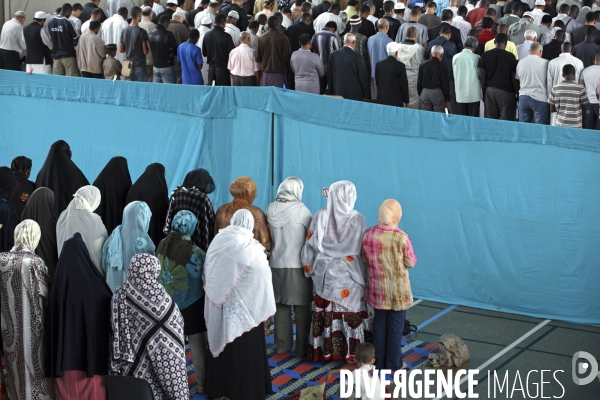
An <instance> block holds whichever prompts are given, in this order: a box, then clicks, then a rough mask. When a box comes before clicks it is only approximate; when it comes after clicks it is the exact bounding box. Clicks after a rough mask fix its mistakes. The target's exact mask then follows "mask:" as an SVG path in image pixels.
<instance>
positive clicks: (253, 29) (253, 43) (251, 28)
mask: <svg viewBox="0 0 600 400" xmlns="http://www.w3.org/2000/svg"><path fill="white" fill-rule="evenodd" d="M308 15H310V14H308ZM297 25H300V24H297ZM293 26H296V25H293ZM258 28H260V24H259V23H258V21H254V20H252V21H250V23H249V24H248V30H247V31H246V32H247V33H248V34H249V35H250V47H252V48H253V49H254V50H258V35H257V33H258ZM286 33H287V31H286ZM290 43H291V42H290Z"/></svg>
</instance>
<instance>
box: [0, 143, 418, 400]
mask: <svg viewBox="0 0 600 400" xmlns="http://www.w3.org/2000/svg"><path fill="white" fill-rule="evenodd" d="M72 156H73V153H72V151H71V148H70V146H69V145H68V144H67V143H66V142H64V141H62V140H60V141H57V142H55V143H54V144H53V145H52V147H51V149H50V151H49V154H48V157H47V158H46V160H45V162H44V163H43V165H42V167H41V169H40V171H39V173H38V174H37V177H36V179H35V182H33V181H30V180H29V178H30V173H31V169H32V160H30V159H29V158H27V157H25V156H20V157H17V158H15V159H14V160H13V162H12V164H11V167H10V168H9V167H0V307H1V311H2V312H1V324H2V332H1V333H2V334H1V339H2V350H3V353H4V356H5V359H6V367H7V378H6V385H7V389H8V395H9V398H11V399H22V398H28V399H33V400H46V399H77V400H79V399H87V400H104V399H105V398H106V389H105V376H107V375H121V376H133V377H136V378H140V379H144V380H146V381H147V382H148V383H149V385H150V387H151V389H152V392H153V393H154V398H155V399H157V400H160V399H169V400H184V399H188V397H189V387H188V378H187V372H186V356H185V344H186V343H188V344H189V347H190V349H191V353H192V360H193V364H194V368H195V373H196V378H197V382H198V384H199V392H200V393H207V394H208V397H209V398H211V399H214V398H221V397H226V398H228V399H231V400H253V399H264V398H265V397H266V396H267V395H268V394H269V393H271V392H272V386H271V376H270V370H269V365H268V359H267V349H266V342H265V331H266V330H267V331H268V330H269V329H270V325H271V318H272V317H273V318H274V339H275V347H276V351H277V352H278V353H285V352H289V351H292V349H293V348H294V340H293V335H294V333H293V329H294V324H295V327H296V331H295V333H296V343H295V355H296V356H297V357H307V358H308V359H310V360H313V361H322V362H325V361H329V360H345V361H347V362H353V361H354V360H355V356H357V361H358V362H359V364H360V366H362V365H365V367H367V366H368V367H370V368H372V366H371V364H374V365H375V366H376V367H377V368H379V369H384V368H385V369H390V370H392V371H395V370H398V369H401V368H406V367H407V365H406V363H404V362H403V355H402V348H401V341H402V333H403V330H404V324H405V314H406V310H407V309H408V308H409V307H410V306H411V305H412V302H413V297H412V293H411V287H410V281H409V276H408V269H410V268H413V267H414V266H415V264H416V262H417V258H416V255H415V252H414V251H413V247H412V244H411V241H410V239H409V237H408V235H407V234H406V233H404V232H403V231H402V230H400V229H399V228H398V223H399V222H400V219H401V218H402V208H401V206H400V203H399V202H398V201H396V200H392V199H388V200H385V201H384V202H383V203H382V205H381V207H380V209H379V214H378V224H377V225H375V226H373V227H371V228H368V229H367V225H366V221H365V218H364V216H363V215H362V214H361V213H359V212H358V211H357V210H356V209H355V208H354V205H355V202H356V198H357V193H356V188H355V186H354V185H353V184H352V183H351V182H349V181H340V182H335V183H333V184H332V185H331V186H330V187H329V188H328V189H326V190H325V189H324V191H323V193H324V196H325V197H326V198H327V205H326V207H325V208H323V209H321V210H319V211H317V212H316V213H315V214H314V215H313V214H312V213H311V211H310V210H309V209H308V208H307V207H306V206H305V205H304V204H303V203H302V193H303V189H304V185H303V182H302V180H301V179H300V178H298V177H289V178H287V179H285V180H284V181H283V182H282V183H281V184H280V185H279V188H278V191H277V195H276V199H275V201H274V202H272V203H271V204H269V205H268V206H267V208H266V209H265V211H263V210H261V209H260V208H259V207H256V206H254V205H253V204H252V203H253V201H254V199H255V197H256V193H257V187H256V184H255V182H254V180H253V179H252V178H250V177H246V176H243V177H239V178H237V179H235V180H234V181H233V182H232V183H231V184H230V186H229V191H230V193H231V195H232V197H233V200H232V201H231V202H229V203H226V204H223V205H221V206H220V207H219V208H218V209H217V211H216V212H215V211H214V207H213V204H212V202H211V200H210V199H209V197H208V196H207V195H208V194H210V193H211V192H213V191H214V190H215V188H216V184H215V182H214V181H213V179H212V177H211V175H210V174H209V173H208V171H206V170H204V169H195V170H192V171H190V172H189V173H188V174H187V175H186V177H185V179H184V181H183V183H182V184H181V185H179V186H177V188H176V189H175V190H174V191H173V192H172V193H171V195H170V197H169V193H168V189H167V182H166V178H165V167H164V166H163V165H161V164H158V163H153V164H150V165H149V166H148V167H147V168H146V170H145V171H144V173H143V174H142V175H141V176H140V177H139V178H138V179H137V181H135V182H132V180H131V177H130V174H129V169H128V164H127V160H126V159H125V158H123V157H114V158H112V159H111V160H110V161H109V162H108V164H107V165H106V167H105V168H104V169H103V170H102V171H101V172H100V174H99V176H98V177H97V178H96V180H95V181H94V182H93V185H90V184H89V181H88V180H87V178H86V177H85V175H84V174H83V173H82V172H81V170H80V169H79V168H78V167H77V166H76V164H75V163H74V162H73V160H72ZM365 343H372V346H370V347H367V348H365V349H364V351H362V352H364V354H362V352H359V353H360V354H358V355H357V354H356V353H357V348H358V349H360V345H361V344H365ZM361 354H362V355H361Z"/></svg>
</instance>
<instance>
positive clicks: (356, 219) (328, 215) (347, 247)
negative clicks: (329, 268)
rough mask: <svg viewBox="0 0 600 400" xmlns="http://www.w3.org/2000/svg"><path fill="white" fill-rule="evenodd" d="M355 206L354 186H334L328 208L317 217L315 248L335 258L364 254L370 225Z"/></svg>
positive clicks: (344, 182)
mask: <svg viewBox="0 0 600 400" xmlns="http://www.w3.org/2000/svg"><path fill="white" fill-rule="evenodd" d="M355 202H356V187H355V186H354V184H353V183H352V182H350V181H339V182H335V183H334V184H332V185H331V186H330V188H329V195H328V197H327V207H326V208H325V209H324V210H321V211H319V212H318V213H317V214H316V215H315V217H314V219H315V231H314V232H312V234H311V238H310V239H309V243H310V244H311V245H312V246H313V248H315V249H317V250H318V251H320V252H321V253H324V254H327V255H329V256H331V257H334V258H338V257H346V256H348V255H359V254H360V252H361V247H362V235H363V234H364V233H365V230H366V222H365V218H364V217H363V216H362V215H361V214H360V213H359V212H358V211H356V210H355V209H354V203H355Z"/></svg>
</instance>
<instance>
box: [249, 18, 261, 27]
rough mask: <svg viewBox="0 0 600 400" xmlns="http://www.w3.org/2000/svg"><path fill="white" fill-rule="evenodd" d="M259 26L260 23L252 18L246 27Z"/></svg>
mask: <svg viewBox="0 0 600 400" xmlns="http://www.w3.org/2000/svg"><path fill="white" fill-rule="evenodd" d="M259 27H260V23H259V22H258V21H257V20H254V19H253V20H252V21H250V22H249V23H248V28H250V29H255V28H259Z"/></svg>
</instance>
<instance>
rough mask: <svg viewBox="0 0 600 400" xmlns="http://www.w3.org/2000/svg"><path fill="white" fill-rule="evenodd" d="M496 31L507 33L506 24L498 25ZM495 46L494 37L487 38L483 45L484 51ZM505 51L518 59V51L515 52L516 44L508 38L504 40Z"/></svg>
mask: <svg viewBox="0 0 600 400" xmlns="http://www.w3.org/2000/svg"><path fill="white" fill-rule="evenodd" d="M498 33H504V34H505V35H508V26H506V25H503V24H501V25H499V26H498ZM495 48H496V43H495V41H494V39H492V40H489V41H488V42H487V43H486V44H485V46H484V51H490V50H492V49H495ZM505 50H506V51H508V52H509V53H511V54H512V55H513V56H515V58H516V59H517V60H518V59H519V53H518V52H517V46H515V44H514V43H513V42H511V41H510V40H507V41H506V49H505Z"/></svg>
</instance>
